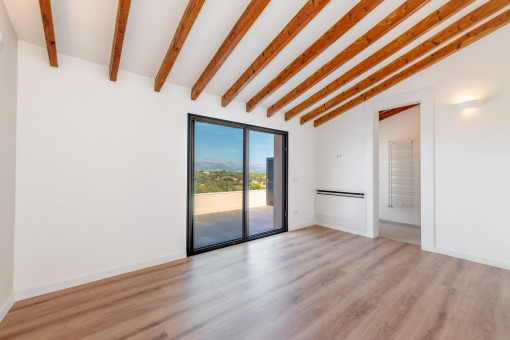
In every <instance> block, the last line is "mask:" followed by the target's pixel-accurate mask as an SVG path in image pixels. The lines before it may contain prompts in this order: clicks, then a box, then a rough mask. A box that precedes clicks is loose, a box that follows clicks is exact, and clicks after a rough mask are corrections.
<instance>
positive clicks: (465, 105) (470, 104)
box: [458, 99, 483, 110]
mask: <svg viewBox="0 0 510 340" xmlns="http://www.w3.org/2000/svg"><path fill="white" fill-rule="evenodd" d="M482 104H483V100H482V99H475V100H467V101H463V102H460V103H459V104H458V106H459V109H461V110H466V109H474V108H477V107H480V106H482Z"/></svg>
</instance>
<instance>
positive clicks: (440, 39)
mask: <svg viewBox="0 0 510 340" xmlns="http://www.w3.org/2000/svg"><path fill="white" fill-rule="evenodd" d="M508 4H509V1H508V0H491V1H489V2H487V3H485V4H484V5H482V6H480V7H478V8H477V9H475V10H473V11H472V12H471V13H469V14H467V15H466V16H464V17H463V18H461V19H459V20H457V21H456V22H454V23H453V24H451V25H450V26H448V27H447V28H445V29H444V30H442V31H441V32H439V33H438V34H436V35H435V36H433V37H432V38H430V39H428V40H426V41H425V42H423V43H422V44H420V45H418V46H417V47H415V48H414V49H412V50H411V51H409V52H407V53H406V54H404V55H403V56H401V57H400V58H398V59H396V60H395V61H393V62H391V63H390V64H388V65H387V66H385V67H383V68H381V69H380V70H378V71H377V72H375V73H373V74H372V75H370V76H368V77H367V78H365V79H363V80H362V81H360V82H359V83H357V84H356V85H354V86H352V87H350V88H349V89H347V90H345V91H343V92H342V93H340V94H338V95H336V96H335V97H333V98H331V99H330V100H328V101H327V102H325V103H324V104H322V105H320V106H318V107H316V108H315V109H313V110H312V111H310V112H308V113H307V114H305V115H303V116H302V117H301V124H305V123H307V122H309V121H311V120H312V119H314V118H316V117H318V116H320V115H321V114H323V113H324V112H327V111H328V110H330V109H332V108H333V107H335V106H337V105H339V104H340V103H342V102H344V101H346V100H347V99H349V98H351V97H353V96H355V95H356V94H359V93H361V92H363V91H364V90H366V89H368V88H369V87H371V86H373V85H375V84H377V83H378V82H379V81H381V80H383V79H385V78H387V77H389V76H390V75H392V74H393V73H395V72H397V71H399V70H401V69H402V68H404V67H405V66H406V65H409V64H411V63H412V62H414V61H416V60H418V59H419V58H421V57H422V56H424V55H425V54H427V53H429V52H431V51H432V50H434V49H435V48H437V47H438V46H440V45H442V44H443V43H445V42H447V41H448V40H450V39H452V38H453V37H455V36H457V35H459V34H461V33H463V32H465V31H467V30H468V29H470V28H471V27H473V26H474V25H476V24H478V23H480V22H482V21H483V20H485V19H487V18H489V17H490V16H491V15H493V14H495V13H497V12H498V11H499V10H501V9H503V8H504V7H505V6H507V5H508Z"/></svg>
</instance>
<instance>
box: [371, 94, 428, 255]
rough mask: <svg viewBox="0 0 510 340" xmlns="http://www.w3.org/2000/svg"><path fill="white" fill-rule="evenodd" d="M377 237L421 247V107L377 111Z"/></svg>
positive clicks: (417, 105) (413, 106) (418, 105)
mask: <svg viewBox="0 0 510 340" xmlns="http://www.w3.org/2000/svg"><path fill="white" fill-rule="evenodd" d="M378 152H379V174H378V177H379V200H378V201H379V206H378V210H379V221H378V222H379V236H381V237H384V238H388V239H393V240H396V241H401V242H407V243H412V244H416V245H421V187H420V182H421V181H420V104H412V105H406V106H401V107H396V108H392V109H388V110H382V111H379V150H378Z"/></svg>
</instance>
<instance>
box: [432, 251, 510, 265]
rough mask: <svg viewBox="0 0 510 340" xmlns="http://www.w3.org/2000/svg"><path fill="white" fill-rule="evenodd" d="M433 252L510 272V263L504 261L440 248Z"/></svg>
mask: <svg viewBox="0 0 510 340" xmlns="http://www.w3.org/2000/svg"><path fill="white" fill-rule="evenodd" d="M433 251H434V252H436V253H438V254H443V255H448V256H453V257H457V258H460V259H463V260H468V261H473V262H478V263H481V264H486V265H489V266H493V267H498V268H503V269H508V270H510V263H508V262H502V261H498V260H493V259H489V258H486V257H481V256H476V255H471V254H466V253H462V252H458V251H455V250H450V249H444V248H438V247H436V248H434V250H433Z"/></svg>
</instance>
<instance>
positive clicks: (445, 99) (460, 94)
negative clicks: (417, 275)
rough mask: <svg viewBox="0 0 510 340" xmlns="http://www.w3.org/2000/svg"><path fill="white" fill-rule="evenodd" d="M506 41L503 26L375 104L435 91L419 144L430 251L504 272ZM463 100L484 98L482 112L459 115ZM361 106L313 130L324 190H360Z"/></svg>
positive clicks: (507, 261)
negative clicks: (431, 161)
mask: <svg viewBox="0 0 510 340" xmlns="http://www.w3.org/2000/svg"><path fill="white" fill-rule="evenodd" d="M509 35H510V26H506V27H504V28H502V29H500V30H498V31H496V32H495V33H492V34H491V35H489V36H487V37H485V38H483V39H482V40H480V41H478V42H476V43H475V44H473V45H471V46H468V47H466V48H465V49H463V50H461V51H460V52H458V53H456V54H454V55H453V56H451V57H449V58H447V59H445V60H443V61H441V62H440V63H438V64H436V65H434V66H432V67H430V68H429V69H427V70H425V71H423V72H421V73H420V74H418V75H416V76H414V77H412V78H410V79H408V80H406V81H404V82H402V83H401V84H398V85H397V86H395V87H393V88H391V89H389V90H388V91H386V92H384V93H382V94H380V95H379V96H377V97H376V98H374V99H373V100H380V99H382V98H388V97H392V96H402V95H403V94H405V93H411V92H413V91H418V90H421V89H425V88H429V87H433V88H434V89H435V112H434V117H433V119H434V121H435V124H434V131H433V132H434V134H433V136H422V142H423V140H424V137H426V138H427V140H429V139H435V145H434V152H435V188H434V189H435V235H436V236H435V250H436V251H438V252H442V253H447V254H450V255H454V256H459V257H464V258H468V259H471V260H475V261H480V262H484V263H490V264H494V265H498V266H502V267H506V268H510V248H509V244H510V243H509V240H510V228H509V226H510V222H509V221H510V210H509V209H508V206H509V204H510V176H508V174H509V173H510V134H509V133H508V127H509V126H510V114H509V110H510V109H509V108H510V63H509V62H508V56H509V55H510V45H509V44H508V36H509ZM469 98H472V99H478V98H485V99H486V101H485V105H483V106H482V107H480V108H478V109H476V110H474V111H472V112H461V111H460V109H459V108H458V106H457V103H458V102H460V101H461V100H462V99H469ZM365 105H370V104H369V103H367V104H365ZM365 105H362V106H360V107H357V108H355V109H353V110H351V111H350V112H347V113H345V114H343V115H341V116H340V117H337V118H336V119H334V120H333V121H331V122H329V123H328V124H325V125H323V126H321V127H319V128H318V129H317V132H316V139H317V145H316V147H317V150H318V160H320V163H318V164H317V172H316V174H317V182H318V183H320V184H321V186H322V187H324V186H331V187H338V188H340V187H345V188H346V189H349V188H351V187H359V185H363V181H362V178H361V177H362V174H361V172H362V171H363V170H362V169H364V167H365V164H366V163H367V159H368V157H367V159H365V158H363V157H360V156H359V153H361V152H363V151H364V147H365V148H366V140H367V136H369V135H370V134H366V135H365V136H362V135H360V134H359V133H360V132H362V131H363V130H364V129H366V126H367V125H370V124H369V123H370V121H371V119H373V118H372V117H371V116H369V115H367V114H365V112H364V110H363V107H364V106H365ZM422 147H423V145H422ZM323 149H332V151H331V152H330V154H328V151H324V150H323ZM321 150H322V151H321ZM340 150H347V151H345V152H346V153H347V159H345V160H341V161H338V160H337V159H335V158H334V157H332V156H333V155H334V154H335V153H337V152H339V151H340ZM422 160H423V158H422ZM341 162H344V163H341ZM341 164H344V165H341ZM346 169H350V171H344V170H346ZM354 169H359V172H358V171H355V170H354ZM362 189H363V188H362ZM422 190H423V188H422Z"/></svg>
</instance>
